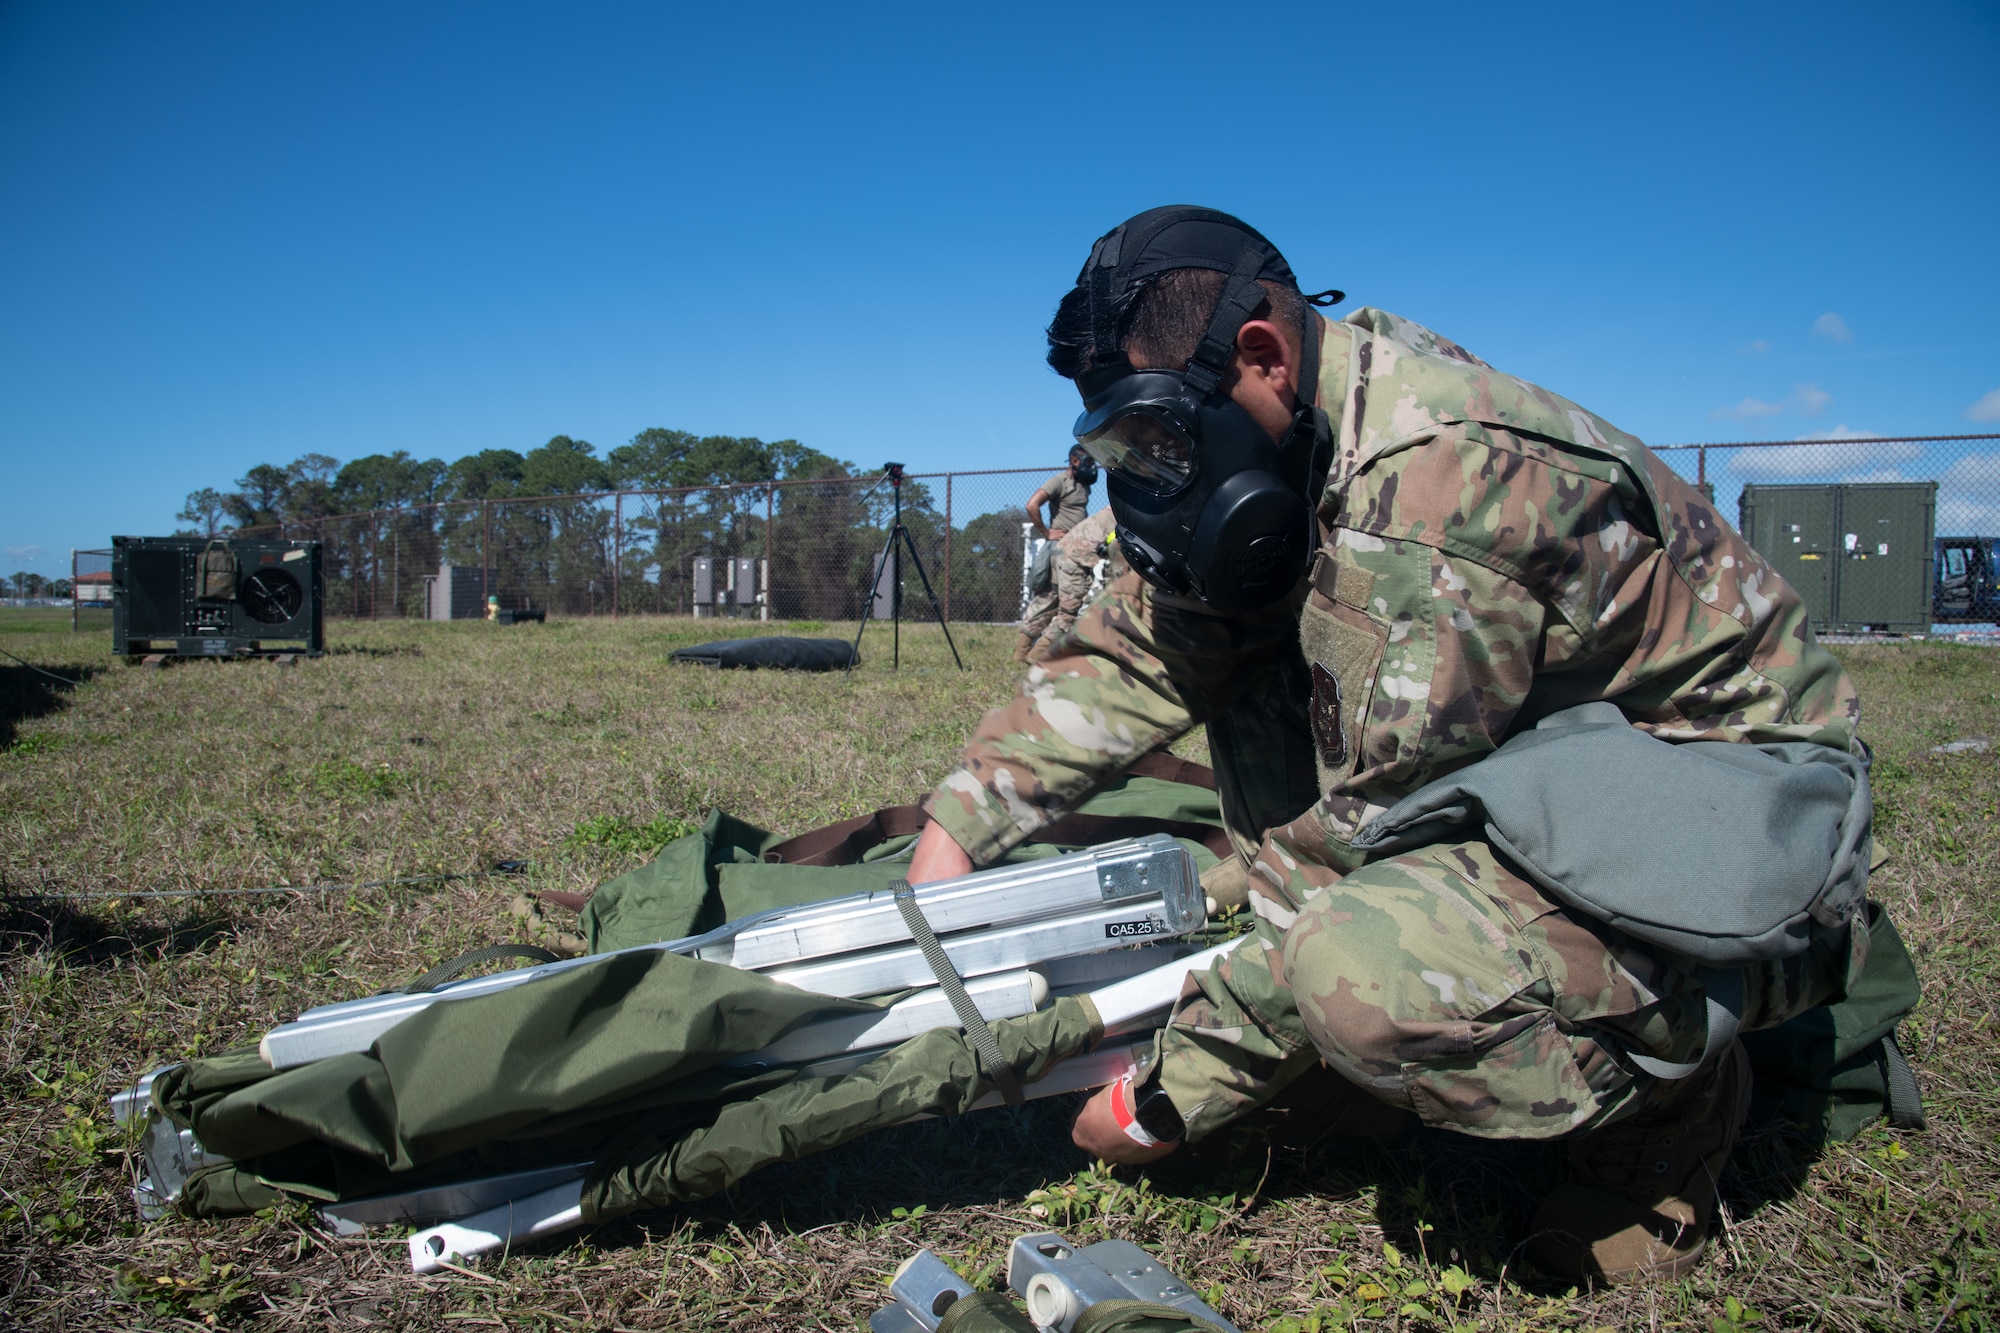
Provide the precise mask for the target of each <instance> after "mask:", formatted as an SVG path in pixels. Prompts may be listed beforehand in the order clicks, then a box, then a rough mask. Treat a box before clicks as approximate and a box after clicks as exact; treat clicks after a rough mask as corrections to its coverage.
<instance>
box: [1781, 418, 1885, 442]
mask: <svg viewBox="0 0 2000 1333" xmlns="http://www.w3.org/2000/svg"><path fill="white" fill-rule="evenodd" d="M1878 434H1880V432H1879V431H1872V430H1855V429H1854V428H1853V427H1851V426H1849V425H1848V424H1847V423H1846V422H1845V421H1843V422H1841V423H1840V424H1839V425H1838V426H1835V427H1834V428H1833V429H1832V430H1816V431H1813V432H1811V433H1810V434H1806V435H1794V436H1793V437H1792V438H1793V439H1795V440H1872V439H1874V438H1875V437H1876V436H1877V435H1878Z"/></svg>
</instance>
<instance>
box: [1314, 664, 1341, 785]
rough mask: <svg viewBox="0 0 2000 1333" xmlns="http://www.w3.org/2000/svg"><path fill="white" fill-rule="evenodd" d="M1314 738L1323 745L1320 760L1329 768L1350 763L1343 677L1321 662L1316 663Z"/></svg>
mask: <svg viewBox="0 0 2000 1333" xmlns="http://www.w3.org/2000/svg"><path fill="white" fill-rule="evenodd" d="M1312 678H1313V692H1312V725H1313V739H1314V740H1316V741H1318V742H1319V760H1320V762H1321V763H1322V764H1325V765H1326V766H1327V767H1328V768H1330V769H1333V768H1341V767H1344V766H1345V765H1346V763H1347V729H1346V728H1345V727H1344V726H1343V725H1342V724H1341V698H1340V677H1338V676H1336V675H1334V674H1333V673H1332V672H1331V671H1328V670H1327V669H1326V668H1325V667H1324V666H1322V665H1320V664H1319V663H1318V662H1314V663H1313V664H1312Z"/></svg>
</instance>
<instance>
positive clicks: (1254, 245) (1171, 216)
mask: <svg viewBox="0 0 2000 1333" xmlns="http://www.w3.org/2000/svg"><path fill="white" fill-rule="evenodd" d="M1178 268H1205V269H1212V270H1214V271H1215V272H1217V273H1227V274H1229V275H1231V277H1230V282H1229V284H1228V286H1227V287H1225V288H1224V290H1223V293H1222V298H1221V300H1220V301H1219V302H1218V303H1217V306H1216V309H1215V313H1214V317H1213V318H1212V319H1211V320H1210V323H1209V328H1208V336H1207V337H1205V338H1204V339H1203V340H1202V344H1201V347H1200V348H1199V349H1198V350H1197V351H1196V352H1195V355H1194V356H1193V358H1192V359H1190V361H1189V363H1188V369H1189V371H1190V372H1195V371H1196V370H1197V367H1200V368H1201V369H1203V370H1205V371H1208V372H1212V373H1213V374H1214V375H1216V376H1220V374H1221V372H1222V370H1223V368H1224V367H1225V366H1226V365H1227V363H1228V357H1229V351H1230V349H1231V348H1232V347H1233V346H1234V345H1235V342H1236V333H1237V330H1239V329H1241V328H1242V327H1243V322H1244V321H1245V320H1246V319H1248V318H1249V317H1250V312H1251V311H1253V310H1255V309H1256V308H1257V306H1258V305H1260V304H1261V303H1262V302H1263V300H1264V293H1263V289H1262V288H1260V287H1258V286H1257V281H1258V280H1259V279H1260V278H1268V279H1271V280H1273V281H1277V282H1282V283H1284V284H1285V285H1287V286H1289V287H1297V286H1298V279H1297V278H1295V277H1294V276H1293V275H1292V268H1291V265H1289V264H1287V263H1286V262H1285V257H1284V256H1283V255H1282V254H1280V253H1278V247H1277V246H1275V245H1272V244H1271V243H1270V241H1268V240H1266V239H1265V238H1264V234H1263V233H1262V232H1260V231H1258V230H1257V229H1256V228H1255V227H1252V226H1251V225H1250V224H1249V223H1247V222H1244V221H1243V220H1242V219H1240V218H1235V217H1231V216H1230V215H1229V214H1227V213H1223V212H1219V211H1217V210H1216V209H1213V208H1197V207H1195V206H1193V205H1191V204H1173V205H1169V206H1167V207H1164V208H1149V209H1147V210H1146V211H1145V212H1143V213H1140V214H1139V215H1137V216H1136V217H1132V218H1127V219H1126V220H1125V221H1124V222H1121V223H1119V224H1118V225H1117V226H1116V227H1113V228H1112V229H1111V230H1110V231H1109V232H1107V233H1105V234H1104V235H1103V236H1102V237H1100V238H1098V241H1097V244H1096V245H1094V246H1092V247H1091V249H1090V258H1089V259H1087V260H1086V261H1084V265H1083V270H1082V272H1080V273H1078V274H1077V275H1076V284H1077V286H1079V287H1082V288H1083V289H1084V290H1085V291H1086V292H1087V293H1088V294H1089V297H1090V321H1091V342H1092V344H1093V366H1092V369H1091V372H1090V374H1089V375H1088V376H1086V377H1085V383H1082V384H1080V385H1079V386H1078V387H1080V388H1082V389H1083V391H1084V395H1085V396H1086V397H1088V396H1089V395H1090V392H1091V386H1092V385H1094V384H1107V383H1109V382H1110V381H1111V380H1113V379H1116V378H1118V377H1119V376H1122V375H1127V374H1130V373H1131V370H1132V365H1131V362H1130V361H1129V360H1127V358H1126V356H1125V354H1124V351H1123V350H1122V349H1121V348H1120V346H1119V344H1120V337H1119V334H1120V330H1119V328H1118V324H1119V316H1120V314H1121V311H1120V306H1121V304H1122V301H1123V298H1124V296H1125V294H1126V293H1127V292H1129V291H1131V290H1132V288H1133V287H1134V286H1135V285H1136V284H1138V283H1140V282H1142V281H1144V280H1145V279H1147V278H1150V277H1153V276H1154V275H1155V274H1159V273H1165V272H1168V271H1169V270H1172V269H1178ZM1331 299H1333V300H1336V301H1337V300H1339V299H1341V298H1340V293H1338V292H1335V293H1332V294H1331Z"/></svg>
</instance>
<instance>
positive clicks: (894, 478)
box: [882, 463, 903, 486]
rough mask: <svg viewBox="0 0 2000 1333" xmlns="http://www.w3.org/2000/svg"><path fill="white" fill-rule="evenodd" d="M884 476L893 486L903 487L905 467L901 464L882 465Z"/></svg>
mask: <svg viewBox="0 0 2000 1333" xmlns="http://www.w3.org/2000/svg"><path fill="white" fill-rule="evenodd" d="M882 476H883V477H884V478H885V479H887V481H888V483H889V484H890V485H891V486H901V485H902V484H903V465H902V464H901V463H884V464H883V465H882Z"/></svg>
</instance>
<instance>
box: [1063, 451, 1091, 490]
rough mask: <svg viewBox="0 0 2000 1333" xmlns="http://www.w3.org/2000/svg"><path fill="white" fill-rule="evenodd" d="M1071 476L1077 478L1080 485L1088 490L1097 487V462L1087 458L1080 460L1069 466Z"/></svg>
mask: <svg viewBox="0 0 2000 1333" xmlns="http://www.w3.org/2000/svg"><path fill="white" fill-rule="evenodd" d="M1069 474H1070V476H1072V477H1074V478H1076V480H1077V484H1078V485H1080V486H1083V487H1085V488H1086V489H1087V488H1089V487H1092V486H1095V485H1096V484H1097V460H1096V459H1095V458H1090V457H1087V456H1086V457H1084V458H1080V459H1078V460H1077V461H1076V462H1074V463H1071V464H1070V465H1069Z"/></svg>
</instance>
